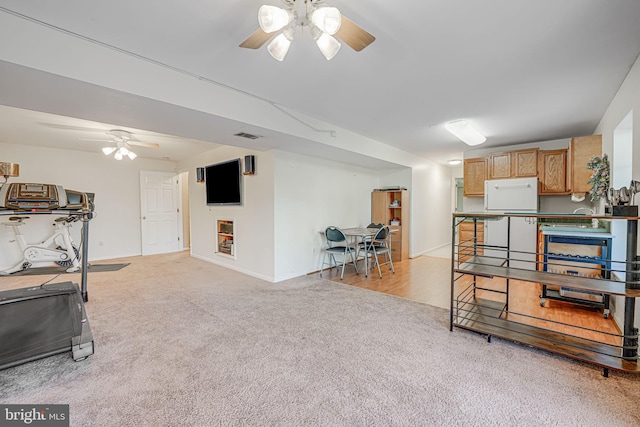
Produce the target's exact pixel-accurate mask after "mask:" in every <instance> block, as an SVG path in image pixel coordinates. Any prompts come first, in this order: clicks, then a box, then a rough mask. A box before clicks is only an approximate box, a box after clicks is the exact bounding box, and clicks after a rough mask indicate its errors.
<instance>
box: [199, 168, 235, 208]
mask: <svg viewBox="0 0 640 427" xmlns="http://www.w3.org/2000/svg"><path fill="white" fill-rule="evenodd" d="M204 176H205V187H206V192H207V205H210V206H225V205H241V204H242V166H241V164H240V159H235V160H230V161H228V162H221V163H216V164H213V165H209V166H206V167H205V168H204Z"/></svg>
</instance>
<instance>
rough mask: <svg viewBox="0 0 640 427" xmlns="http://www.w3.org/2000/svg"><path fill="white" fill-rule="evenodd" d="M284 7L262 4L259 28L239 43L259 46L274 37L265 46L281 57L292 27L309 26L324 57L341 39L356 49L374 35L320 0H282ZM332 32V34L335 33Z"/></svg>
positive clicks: (288, 43)
mask: <svg viewBox="0 0 640 427" xmlns="http://www.w3.org/2000/svg"><path fill="white" fill-rule="evenodd" d="M282 1H283V3H284V4H285V5H286V7H285V8H280V7H277V6H271V5H263V6H261V7H260V10H259V11H258V23H259V24H260V28H258V29H257V30H256V31H255V32H254V33H253V34H252V35H250V36H249V38H247V39H246V40H245V41H243V42H242V43H241V44H240V47H245V48H249V49H258V48H260V47H262V46H263V45H264V44H265V43H266V42H267V41H269V40H270V39H272V38H273V40H271V42H270V43H269V45H268V46H267V50H268V51H269V53H270V54H271V56H272V57H274V58H275V59H277V60H278V61H282V60H283V59H284V57H285V56H286V55H287V52H288V51H289V47H290V46H291V41H292V40H293V36H294V32H295V28H296V27H298V26H300V27H304V26H307V27H309V29H310V31H311V35H312V37H313V38H314V40H315V41H316V44H317V46H318V48H319V49H320V52H322V54H323V55H324V57H325V58H326V59H327V60H330V59H332V58H333V57H334V56H335V55H336V54H337V53H338V50H339V49H340V46H341V44H340V42H339V41H338V40H337V39H340V40H342V41H343V42H345V43H346V44H348V45H349V46H350V47H351V48H352V49H354V50H355V51H358V52H359V51H361V50H362V49H364V48H365V47H367V46H369V45H370V44H371V43H373V41H374V40H375V39H376V38H375V37H374V36H372V35H371V34H369V33H368V32H367V31H365V30H364V29H362V28H361V27H360V26H358V25H357V24H355V23H354V22H353V21H351V20H350V19H348V18H347V17H345V16H344V15H342V14H341V13H340V11H339V10H338V9H337V8H335V7H332V6H327V5H325V4H323V2H322V0H282ZM334 36H335V37H334Z"/></svg>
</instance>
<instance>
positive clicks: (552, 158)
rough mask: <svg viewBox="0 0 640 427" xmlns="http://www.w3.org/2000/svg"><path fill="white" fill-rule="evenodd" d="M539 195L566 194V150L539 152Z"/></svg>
mask: <svg viewBox="0 0 640 427" xmlns="http://www.w3.org/2000/svg"><path fill="white" fill-rule="evenodd" d="M540 170H541V172H542V174H541V179H540V194H566V192H567V150H548V151H540Z"/></svg>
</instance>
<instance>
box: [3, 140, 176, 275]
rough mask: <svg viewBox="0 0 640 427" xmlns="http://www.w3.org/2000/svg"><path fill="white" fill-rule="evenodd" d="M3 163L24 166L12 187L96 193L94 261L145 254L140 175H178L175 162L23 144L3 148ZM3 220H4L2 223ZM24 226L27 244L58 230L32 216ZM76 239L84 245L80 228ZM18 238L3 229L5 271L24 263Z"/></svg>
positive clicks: (91, 248)
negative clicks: (20, 184) (31, 184)
mask: <svg viewBox="0 0 640 427" xmlns="http://www.w3.org/2000/svg"><path fill="white" fill-rule="evenodd" d="M0 160H1V161H5V162H14V163H18V164H19V165H20V176H19V177H17V178H10V181H9V182H36V183H48V184H57V185H62V186H63V187H64V188H66V189H71V190H77V191H84V192H89V193H95V206H96V210H95V214H96V217H95V218H94V219H93V220H92V221H91V222H90V223H89V261H91V260H98V259H109V258H118V257H124V256H132V255H140V254H141V241H140V195H139V193H140V171H141V170H151V171H164V172H172V171H174V170H175V163H174V162H169V161H161V160H147V159H141V158H137V159H135V161H131V160H129V159H123V160H121V161H117V160H114V159H113V157H106V156H104V155H103V154H102V153H88V152H81V151H70V150H59V149H52V148H43V147H34V146H29V145H23V144H7V143H0ZM1 219H2V217H0V220H1ZM28 221H29V223H30V224H31V225H27V226H23V228H22V233H23V234H24V235H25V237H26V238H27V242H34V241H38V240H40V239H41V238H44V237H46V236H47V235H48V234H49V232H50V231H51V230H52V229H53V228H52V227H51V225H50V224H51V222H52V221H51V216H49V215H40V216H37V217H36V216H32V217H31V219H29V220H28ZM73 227H74V228H73V232H72V236H73V238H74V240H75V241H76V243H78V242H79V241H80V223H75V224H74V226H73ZM9 240H13V234H12V232H10V231H9V229H7V228H6V227H0V247H2V251H1V252H0V268H6V267H9V266H10V265H12V264H13V263H15V262H17V261H19V260H20V258H21V256H20V251H18V248H17V246H16V245H15V243H11V244H10V243H9Z"/></svg>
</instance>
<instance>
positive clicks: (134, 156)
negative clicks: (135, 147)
mask: <svg viewBox="0 0 640 427" xmlns="http://www.w3.org/2000/svg"><path fill="white" fill-rule="evenodd" d="M127 156H129V158H130V159H131V160H133V159H135V158H136V157H138V155H137V154H136V153H134V152H133V151H129V152H128V153H127Z"/></svg>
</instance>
